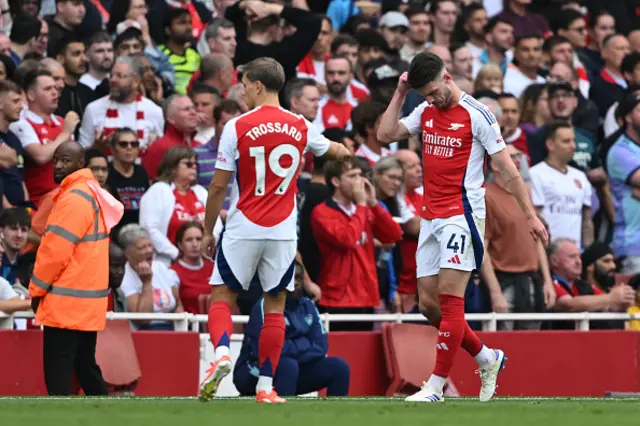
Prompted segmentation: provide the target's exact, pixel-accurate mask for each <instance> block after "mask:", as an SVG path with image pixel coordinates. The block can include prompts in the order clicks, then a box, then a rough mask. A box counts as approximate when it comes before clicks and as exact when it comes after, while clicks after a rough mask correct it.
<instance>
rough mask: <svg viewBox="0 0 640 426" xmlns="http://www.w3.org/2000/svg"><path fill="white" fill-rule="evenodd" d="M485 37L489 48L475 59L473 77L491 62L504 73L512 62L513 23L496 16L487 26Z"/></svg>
mask: <svg viewBox="0 0 640 426" xmlns="http://www.w3.org/2000/svg"><path fill="white" fill-rule="evenodd" d="M484 39H485V41H486V43H487V48H486V49H485V50H483V51H482V53H481V54H480V56H478V57H477V58H476V60H475V61H473V78H476V76H477V75H478V72H479V71H480V68H482V66H483V65H486V64H489V63H491V64H495V65H498V66H499V67H500V70H501V71H502V75H504V74H505V72H506V71H507V64H508V63H509V62H511V57H510V56H511V55H510V50H511V48H512V47H513V25H512V24H511V22H509V21H507V20H505V19H502V18H499V17H496V16H494V17H493V18H491V19H490V20H489V22H488V23H487V26H486V27H485V35H484Z"/></svg>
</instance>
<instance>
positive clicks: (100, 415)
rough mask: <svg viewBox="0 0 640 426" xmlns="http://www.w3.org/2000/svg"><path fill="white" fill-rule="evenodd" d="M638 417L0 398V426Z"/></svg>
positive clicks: (545, 408)
mask: <svg viewBox="0 0 640 426" xmlns="http://www.w3.org/2000/svg"><path fill="white" fill-rule="evenodd" d="M639 419H640V401H638V400H621V399H568V398H553V399H544V398H540V399H527V398H498V399H495V400H493V401H491V402H489V403H484V404H482V403H479V402H478V401H477V400H474V399H453V398H449V399H447V401H446V402H445V403H444V404H410V403H405V402H404V401H403V400H402V399H390V398H344V399H306V398H296V399H292V400H290V401H289V402H288V403H287V404H284V405H277V406H275V405H261V404H256V403H255V402H254V401H253V400H251V399H220V400H214V401H211V402H209V403H201V402H199V401H197V400H196V399H189V398H184V399H178V398H167V399H161V398H117V399H115V398H98V399H95V398H2V399H0V425H2V426H30V425H38V426H43V425H44V426H128V425H132V426H165V425H166V426H183V425H185V426H186V425H189V426H191V425H203V426H210V425H215V426H218V425H220V426H244V425H247V426H254V425H255V426H284V425H296V426H298V425H299V426H342V425H344V426H374V425H384V426H405V425H408V426H431V425H433V426H449V425H451V426H465V425H473V426H476V425H477V426H485V425H487V426H503V425H504V426H527V425H531V426H554V425H559V426H574V425H575V426H592V425H593V426H609V425H612V426H614V425H615V426H624V425H634V426H637V425H638V423H639Z"/></svg>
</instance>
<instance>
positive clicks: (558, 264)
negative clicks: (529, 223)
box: [549, 238, 635, 329]
mask: <svg viewBox="0 0 640 426" xmlns="http://www.w3.org/2000/svg"><path fill="white" fill-rule="evenodd" d="M549 264H550V266H551V272H552V273H553V280H554V281H553V285H554V287H555V291H556V304H555V305H554V306H553V310H554V311H557V312H598V311H614V312H615V311H617V312H626V310H627V308H629V307H630V306H632V305H633V303H634V302H635V292H634V290H633V289H632V288H631V287H629V286H628V285H626V284H622V285H618V286H615V287H613V288H612V289H611V291H610V292H609V293H605V292H603V291H602V290H600V289H599V288H598V287H597V286H594V285H591V284H589V283H587V282H585V281H583V280H581V279H580V276H581V275H582V259H581V258H580V248H579V246H578V245H577V244H576V243H575V241H572V240H571V239H567V238H556V239H555V240H554V241H553V242H552V243H551V245H550V246H549ZM551 327H552V328H554V329H562V328H573V327H574V323H573V322H569V323H567V322H566V321H555V322H553V323H552V324H551ZM592 327H593V328H611V327H610V325H609V324H607V323H603V322H594V323H593V324H592Z"/></svg>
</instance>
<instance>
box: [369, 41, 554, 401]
mask: <svg viewBox="0 0 640 426" xmlns="http://www.w3.org/2000/svg"><path fill="white" fill-rule="evenodd" d="M410 88H412V89H415V90H416V91H417V92H418V93H420V94H421V95H422V96H425V98H426V102H423V103H422V104H420V105H419V106H418V107H416V109H415V110H414V111H413V112H412V113H411V114H410V115H409V116H407V117H405V118H403V119H401V120H398V116H399V115H400V109H401V108H402V104H403V102H404V97H405V94H406V93H407V91H408V90H409V89H410ZM420 132H422V145H423V148H422V152H423V154H422V158H423V168H424V199H423V204H422V212H421V213H422V222H421V228H420V236H419V239H418V252H417V254H416V260H417V276H418V297H419V304H420V310H421V312H422V313H423V314H424V315H425V316H426V317H427V318H429V320H430V321H431V323H432V324H433V325H434V326H435V327H436V328H438V343H437V345H436V365H435V368H434V369H433V373H432V375H431V377H430V378H429V381H428V382H426V383H425V384H424V386H423V387H422V389H421V390H420V391H419V392H417V393H416V394H414V395H411V396H409V397H408V398H407V401H414V402H442V401H443V397H442V393H443V392H442V389H443V387H444V384H445V381H446V379H447V377H448V376H449V371H450V370H451V366H452V365H453V360H454V358H455V355H456V352H457V351H458V347H460V346H462V347H463V348H464V349H465V350H466V351H467V352H469V354H470V355H471V356H473V357H475V359H476V361H477V362H478V364H479V366H480V377H481V379H482V388H481V390H480V400H481V401H488V400H490V399H491V397H493V395H494V393H495V389H496V380H497V378H498V374H499V373H500V370H501V369H502V367H503V365H504V360H505V359H506V358H505V356H504V352H502V351H500V350H491V349H489V348H487V347H486V346H484V345H483V344H482V343H481V342H480V340H479V339H478V337H477V336H476V334H475V333H474V332H473V331H472V330H471V328H470V327H469V325H468V324H467V323H466V321H465V319H464V293H465V289H466V287H467V284H468V282H469V278H470V274H471V271H472V270H474V269H478V270H479V269H480V267H481V265H482V256H483V254H484V247H483V233H484V219H485V203H484V188H483V184H484V161H485V156H486V154H487V153H488V154H489V155H491V159H492V161H493V162H494V164H495V165H496V166H497V168H498V170H499V171H500V173H501V174H502V176H503V177H504V180H505V182H507V185H508V188H509V190H510V191H511V192H512V193H513V194H514V195H515V197H516V199H517V200H518V203H519V204H520V207H521V208H522V209H523V211H524V213H525V215H526V217H527V225H528V227H529V232H530V234H531V235H532V236H533V238H534V239H541V240H542V241H543V242H544V243H546V241H547V234H546V230H545V228H544V226H543V224H542V222H541V221H540V220H539V219H538V216H537V215H536V212H535V210H534V208H533V206H532V205H531V201H530V200H529V196H528V194H527V190H526V188H525V185H524V182H523V181H522V178H521V177H520V174H519V173H518V170H517V169H516V167H515V166H514V164H513V162H512V161H511V158H510V157H509V154H508V153H507V152H506V151H505V150H504V148H505V143H504V141H503V139H502V136H501V135H500V127H499V125H498V123H497V122H496V118H495V117H494V115H493V114H492V113H491V112H489V110H487V108H486V107H485V106H484V105H482V104H480V103H479V102H478V101H476V100H475V99H474V98H472V97H471V96H469V95H467V94H466V93H464V92H462V91H461V90H460V88H458V87H457V86H456V84H455V83H454V82H453V80H452V77H451V74H450V73H449V72H448V71H447V70H446V69H445V66H444V63H443V62H442V59H440V58H439V57H438V56H436V55H434V54H432V53H419V54H418V55H416V57H415V58H414V59H413V61H412V62H411V66H410V67H409V72H408V73H404V74H403V75H402V76H401V77H400V79H399V82H398V87H397V89H396V91H395V93H394V95H393V99H392V100H391V103H390V104H389V107H388V108H387V110H386V111H385V113H384V114H383V116H382V119H381V121H380V126H379V128H378V140H380V141H384V142H387V143H388V142H393V141H398V140H402V139H406V138H408V137H409V136H410V135H412V134H417V133H420Z"/></svg>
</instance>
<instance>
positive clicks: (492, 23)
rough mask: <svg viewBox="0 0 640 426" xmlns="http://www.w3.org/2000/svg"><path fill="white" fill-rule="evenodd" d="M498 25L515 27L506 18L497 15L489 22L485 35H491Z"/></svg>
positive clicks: (485, 27)
mask: <svg viewBox="0 0 640 426" xmlns="http://www.w3.org/2000/svg"><path fill="white" fill-rule="evenodd" d="M498 24H507V25H510V26H512V27H513V23H511V22H510V21H507V20H506V19H505V18H502V17H501V16H500V15H496V16H494V17H493V18H491V19H489V21H487V25H485V26H484V33H485V34H488V33H490V32H491V31H493V29H494V28H495V27H497V26H498Z"/></svg>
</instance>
